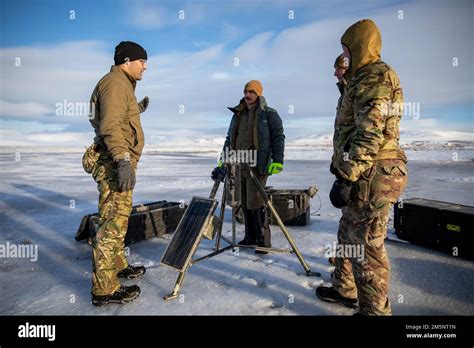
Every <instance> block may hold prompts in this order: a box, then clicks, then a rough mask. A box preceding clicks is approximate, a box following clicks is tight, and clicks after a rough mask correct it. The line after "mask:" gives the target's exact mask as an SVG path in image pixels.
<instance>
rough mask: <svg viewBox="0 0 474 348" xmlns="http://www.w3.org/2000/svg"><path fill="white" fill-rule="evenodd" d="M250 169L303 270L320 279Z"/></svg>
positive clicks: (319, 274)
mask: <svg viewBox="0 0 474 348" xmlns="http://www.w3.org/2000/svg"><path fill="white" fill-rule="evenodd" d="M248 168H249V172H250V177H251V178H252V180H253V182H254V183H255V186H257V189H258V191H259V193H260V195H261V196H262V198H263V200H264V201H265V203H266V204H267V206H268V207H269V208H270V211H271V212H272V214H273V216H274V217H275V220H276V222H277V224H278V226H279V227H280V229H281V231H282V232H283V234H284V235H285V238H286V239H287V240H288V243H290V245H291V248H292V249H293V252H294V253H295V254H296V257H298V260H299V261H300V263H301V265H302V266H303V268H304V270H305V272H306V275H307V276H316V277H320V276H321V273H319V272H312V271H311V269H310V268H309V266H308V264H307V263H306V261H305V259H304V258H303V255H302V254H301V253H300V251H299V249H298V247H297V246H296V244H295V241H294V240H293V238H292V237H291V235H290V233H289V232H288V230H287V229H286V227H285V224H284V223H283V221H281V218H280V216H279V215H278V213H277V211H276V210H275V208H274V207H273V204H272V202H271V201H270V200H269V199H268V197H267V195H266V193H265V189H264V188H263V187H262V185H261V184H260V181H258V179H257V178H256V177H255V174H254V172H253V170H252V168H250V167H248Z"/></svg>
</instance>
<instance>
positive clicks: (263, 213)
mask: <svg viewBox="0 0 474 348" xmlns="http://www.w3.org/2000/svg"><path fill="white" fill-rule="evenodd" d="M254 214H255V221H256V223H257V246H259V247H263V248H271V247H272V242H271V235H270V226H268V215H267V208H266V207H262V208H259V209H256V210H254ZM255 253H256V254H268V251H263V250H255Z"/></svg>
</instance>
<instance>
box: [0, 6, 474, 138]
mask: <svg viewBox="0 0 474 348" xmlns="http://www.w3.org/2000/svg"><path fill="white" fill-rule="evenodd" d="M181 10H182V11H184V19H180V18H179V15H180V11H181ZM70 11H74V13H73V15H74V19H71V12H70ZM289 11H293V13H294V19H291V18H289ZM0 13H1V14H0V17H1V18H0V19H1V20H0V22H1V24H0V25H1V27H0V28H1V29H0V30H1V37H0V59H1V61H0V64H1V70H0V75H1V79H2V85H1V87H2V89H1V95H0V132H1V133H0V137H1V139H0V140H1V142H0V144H2V145H26V144H41V145H43V144H44V145H47V144H49V143H58V144H67V145H75V144H77V143H80V145H84V144H87V143H88V142H90V141H91V139H92V131H91V128H90V125H89V123H88V121H87V118H86V117H79V116H77V117H75V116H74V115H73V116H71V115H67V116H65V115H57V114H56V113H55V109H56V106H57V104H58V103H63V102H64V101H66V102H72V103H83V102H88V100H89V97H90V94H91V92H92V90H93V88H94V86H95V83H96V82H97V81H98V80H99V79H100V77H101V76H103V75H104V74H105V73H107V72H108V70H109V69H110V65H111V64H113V50H114V47H115V46H116V44H117V43H118V42H120V41H121V40H132V41H136V42H138V43H140V44H141V45H142V46H144V47H145V48H146V50H147V51H148V55H149V68H148V71H147V72H146V73H145V77H144V79H143V81H141V82H139V85H138V87H137V98H139V99H140V98H142V97H143V96H145V95H148V96H149V97H150V99H151V103H150V108H149V110H147V112H146V113H145V114H143V115H142V123H143V126H144V129H145V134H146V136H147V143H159V142H161V141H165V140H169V139H174V140H180V139H183V138H191V139H192V138H202V137H204V138H212V137H219V136H223V135H224V133H225V131H226V128H227V126H228V123H229V120H230V114H229V112H228V111H227V109H226V106H229V105H234V104H236V103H237V102H238V100H239V99H240V97H241V95H242V88H243V85H244V84H245V82H246V81H248V80H250V79H260V80H261V81H262V82H263V85H264V95H265V96H266V98H267V101H268V103H269V104H270V105H271V106H273V107H275V108H276V109H277V110H278V111H279V113H280V115H281V116H282V119H283V121H284V124H285V129H286V132H287V135H288V137H289V138H290V139H294V138H298V137H304V136H309V135H312V134H325V133H330V132H331V131H332V125H333V119H334V112H335V104H336V102H337V97H338V95H337V93H338V92H337V89H336V87H335V80H334V77H333V76H332V73H333V71H332V65H333V61H334V58H335V57H336V56H337V55H338V54H339V53H340V45H339V40H340V36H341V35H342V33H343V32H344V30H345V29H346V28H347V27H348V26H349V25H351V24H352V23H354V22H355V21H357V20H359V19H362V18H372V19H374V20H375V21H376V23H377V24H378V25H379V27H380V29H381V32H382V38H383V50H382V59H383V60H385V61H386V62H387V63H389V64H390V65H391V66H392V67H393V68H394V69H395V70H396V71H397V72H398V74H399V76H400V80H401V82H402V87H403V88H404V92H405V100H406V101H407V102H410V103H417V104H418V105H419V106H420V111H421V115H420V117H411V116H410V115H408V116H407V117H405V119H404V120H403V122H402V130H406V131H411V130H414V131H438V130H453V131H464V132H474V125H473V109H474V102H473V95H474V88H473V83H474V82H473V68H472V67H473V63H474V62H473V58H472V57H473V43H472V41H473V40H472V37H473V32H474V30H473V24H472V19H473V18H472V14H473V4H472V2H470V1H467V0H466V1H462V0H452V1H437V0H433V1H383V0H382V1H314V0H310V1H304V0H302V1H284V0H282V1H275V0H273V1H270V0H269V1H258V0H255V1H251V0H234V1H232V0H228V1H225V0H221V1H216V0H207V1H205V0H196V1H131V0H128V1H109V0H107V1H106V0H96V1H92V0H82V1H57V0H56V1H47V0H46V1H23V0H16V1H14V0H1V12H0ZM181 14H182V13H181ZM401 14H402V18H400V15H401ZM18 58H19V59H20V62H21V64H20V65H19V66H17V65H15V63H16V62H17V59H18ZM235 58H238V59H239V66H238V67H236V66H235V64H234V63H235ZM453 59H456V61H457V63H458V64H457V66H453ZM182 106H184V109H185V112H184V113H180V112H179V109H180V107H182ZM290 106H292V107H293V108H294V113H291V112H289V110H290Z"/></svg>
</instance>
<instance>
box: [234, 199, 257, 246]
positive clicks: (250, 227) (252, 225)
mask: <svg viewBox="0 0 474 348" xmlns="http://www.w3.org/2000/svg"><path fill="white" fill-rule="evenodd" d="M242 213H243V215H244V224H245V238H244V239H242V240H241V241H240V242H239V243H238V244H240V245H247V246H255V245H257V225H256V221H255V214H254V211H253V210H249V209H246V208H242Z"/></svg>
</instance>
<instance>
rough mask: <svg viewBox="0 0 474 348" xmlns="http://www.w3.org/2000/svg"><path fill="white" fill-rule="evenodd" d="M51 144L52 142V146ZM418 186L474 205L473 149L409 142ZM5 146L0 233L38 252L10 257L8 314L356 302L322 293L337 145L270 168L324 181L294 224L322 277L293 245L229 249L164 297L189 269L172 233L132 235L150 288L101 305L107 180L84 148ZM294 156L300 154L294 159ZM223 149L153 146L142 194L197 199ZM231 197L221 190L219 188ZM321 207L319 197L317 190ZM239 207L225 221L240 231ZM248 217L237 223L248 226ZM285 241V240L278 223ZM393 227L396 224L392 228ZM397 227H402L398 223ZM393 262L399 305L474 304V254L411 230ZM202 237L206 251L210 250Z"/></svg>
mask: <svg viewBox="0 0 474 348" xmlns="http://www.w3.org/2000/svg"><path fill="white" fill-rule="evenodd" d="M41 151H43V152H41ZM407 153H408V156H409V158H410V159H411V161H410V163H409V169H410V179H409V186H408V188H407V189H406V191H405V193H404V195H403V197H404V198H410V197H423V198H429V199H438V200H444V201H450V202H455V203H462V204H468V205H474V190H473V184H474V163H473V161H472V159H473V157H474V156H473V155H474V154H473V150H465V149H461V150H459V151H457V152H456V161H453V151H452V150H442V149H439V150H436V151H434V150H431V151H419V150H416V149H415V150H410V151H408V152H407ZM20 155H21V157H20V158H17V159H19V160H18V161H15V151H12V150H11V149H5V148H4V149H2V151H1V153H0V170H1V190H0V191H1V202H0V213H1V220H0V221H1V222H0V223H1V225H0V229H1V234H0V243H1V244H6V243H7V242H9V243H10V244H15V245H18V244H22V243H31V244H32V245H33V246H34V245H37V246H38V259H37V261H35V262H32V261H31V260H30V259H26V258H1V259H0V276H1V282H0V293H1V296H0V314H3V315H5V314H6V315H15V314H19V315H38V314H55V315H90V314H92V315H96V314H112V315H113V314H121V315H126V314H145V315H192V314H202V315H208V314H215V315H260V314H263V315H350V314H352V313H353V310H350V309H347V308H345V307H342V306H338V305H330V304H328V303H325V302H321V301H319V300H318V299H317V298H316V297H315V295H314V289H315V287H317V286H318V285H320V284H322V283H324V284H328V282H329V280H330V271H331V268H330V266H329V265H328V263H327V259H326V256H325V251H326V246H327V245H329V244H331V243H333V242H334V241H335V240H336V231H337V226H338V220H339V218H340V211H339V210H337V209H335V208H333V207H332V206H331V205H330V203H329V199H328V191H329V189H330V187H331V184H332V180H333V177H332V176H331V174H330V173H329V171H328V167H329V155H330V152H329V151H327V150H326V151H325V150H321V151H319V150H314V151H312V152H311V151H309V152H308V151H298V149H294V151H293V152H291V151H289V153H288V158H290V159H289V160H287V161H286V162H285V169H284V171H283V173H282V174H280V175H278V176H274V177H272V178H270V180H269V182H268V184H269V185H273V186H275V187H277V188H308V187H309V186H310V185H317V187H318V188H319V196H320V198H321V209H320V211H319V212H318V214H319V215H315V216H313V217H312V220H311V225H309V226H304V227H290V228H289V230H290V232H291V234H292V236H293V238H294V239H295V241H296V243H297V245H298V246H299V248H300V250H301V251H302V253H303V255H304V257H305V259H306V261H307V262H308V263H309V265H310V266H311V268H312V270H314V271H319V272H321V273H322V276H321V278H316V277H306V276H305V274H304V272H303V269H302V267H301V265H300V263H299V262H298V260H297V258H296V257H295V256H294V255H287V254H273V255H270V254H269V255H264V256H257V255H255V254H254V253H253V252H251V251H242V250H241V251H240V253H239V255H234V254H233V253H232V252H230V251H229V252H226V253H223V254H221V255H219V256H216V257H214V258H212V259H209V260H206V261H203V262H201V263H199V264H196V265H195V266H193V267H191V269H190V271H189V272H188V274H187V276H186V279H185V282H184V286H183V288H182V291H181V294H182V295H183V296H182V297H180V299H177V300H173V301H169V302H165V301H164V300H163V299H162V298H163V296H164V295H165V294H167V293H169V292H170V291H171V289H172V288H173V286H174V283H175V280H176V277H177V275H178V273H177V272H176V271H174V270H173V269H171V268H168V267H166V266H163V265H160V263H159V260H160V258H161V256H162V254H163V252H164V250H165V248H166V246H167V244H168V242H169V239H163V238H154V239H151V240H148V241H143V242H140V243H137V244H134V245H131V246H130V257H129V261H130V262H131V263H132V264H135V263H136V264H144V265H145V266H147V273H146V274H145V276H144V277H143V278H142V279H140V280H139V281H138V284H139V285H140V287H141V289H142V294H141V296H140V297H139V298H138V299H137V300H136V301H134V302H132V303H130V304H127V305H125V306H119V305H109V306H107V307H104V308H95V307H93V306H92V305H91V304H90V287H91V261H92V260H91V249H90V247H89V246H88V245H87V244H86V243H85V242H76V241H75V240H74V235H75V233H76V230H77V227H78V224H79V222H80V221H81V218H82V216H83V215H85V214H89V213H93V212H95V210H96V205H97V196H98V194H97V189H96V185H95V184H94V182H93V180H92V179H91V177H90V176H88V175H87V174H85V173H84V172H83V170H82V167H81V156H82V154H81V153H80V152H79V151H72V152H68V151H53V150H51V149H50V150H48V151H44V150H39V149H36V150H35V149H29V150H28V151H22V152H20ZM291 158H293V159H291ZM214 165H215V155H214V154H213V153H212V152H205V151H204V152H201V153H175V154H173V153H171V152H169V153H157V152H155V151H150V150H149V151H148V152H147V153H145V154H144V156H143V158H142V161H141V163H140V166H139V174H138V183H137V186H136V189H135V191H134V204H138V203H147V202H152V201H158V200H163V199H166V200H169V201H179V200H181V199H183V200H185V201H189V200H190V199H191V197H192V196H193V195H198V196H208V194H209V191H210V189H211V186H212V182H211V180H210V177H209V176H210V172H211V170H212V168H213V167H214ZM218 196H219V197H220V193H219V194H218ZM312 204H313V207H312V209H313V210H316V209H317V208H318V207H319V200H318V198H315V199H313V201H312ZM230 226H231V225H230V211H229V210H227V212H226V220H225V224H224V233H225V234H228V235H230V232H229V231H230ZM242 229H243V226H241V225H238V231H239V232H238V237H240V236H241V235H242ZM272 232H273V233H272V235H273V244H274V246H275V247H285V248H286V247H287V243H286V240H285V239H284V237H283V235H282V234H281V232H280V231H279V229H278V228H277V226H272ZM391 232H393V231H391ZM390 238H391V239H396V236H395V235H394V234H392V235H390ZM386 244H387V248H388V253H389V257H390V261H391V267H392V278H391V283H390V298H391V301H392V307H393V313H394V314H395V315H455V314H458V315H469V314H471V315H472V314H474V262H472V261H468V260H464V259H458V258H455V257H451V256H449V255H445V254H442V253H440V252H436V251H432V250H429V249H426V248H423V247H419V246H415V245H411V244H408V243H404V242H400V241H398V242H397V241H387V242H386ZM212 245H213V244H212V243H211V242H208V241H205V242H203V243H202V244H201V247H200V248H199V250H198V253H197V255H196V256H199V255H204V254H205V253H208V252H210V251H211V248H212Z"/></svg>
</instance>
